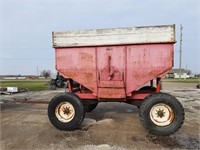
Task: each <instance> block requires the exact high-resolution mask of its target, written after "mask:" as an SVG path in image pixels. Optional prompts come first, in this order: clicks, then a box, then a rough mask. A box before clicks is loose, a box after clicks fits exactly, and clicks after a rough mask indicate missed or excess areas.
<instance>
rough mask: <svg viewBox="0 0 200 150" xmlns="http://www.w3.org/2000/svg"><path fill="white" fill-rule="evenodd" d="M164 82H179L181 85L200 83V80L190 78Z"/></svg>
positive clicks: (166, 79) (164, 79)
mask: <svg viewBox="0 0 200 150" xmlns="http://www.w3.org/2000/svg"><path fill="white" fill-rule="evenodd" d="M162 81H164V82H179V83H200V78H189V79H180V80H179V79H171V78H170V79H168V78H163V79H162Z"/></svg>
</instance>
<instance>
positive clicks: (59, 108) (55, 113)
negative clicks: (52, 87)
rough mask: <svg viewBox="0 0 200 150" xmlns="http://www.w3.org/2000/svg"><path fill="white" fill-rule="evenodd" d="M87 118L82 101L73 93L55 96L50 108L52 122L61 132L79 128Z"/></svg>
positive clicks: (49, 114)
mask: <svg viewBox="0 0 200 150" xmlns="http://www.w3.org/2000/svg"><path fill="white" fill-rule="evenodd" d="M84 116H85V111H84V107H83V104H82V102H81V99H80V98H79V97H78V96H76V95H74V94H73V93H63V94H60V95H57V96H55V97H54V98H53V99H52V100H51V101H50V103H49V106H48V117H49V120H50V122H51V123H52V124H53V125H54V126H55V127H56V128H58V129H60V130H74V129H76V128H78V127H79V126H80V125H81V123H82V121H83V119H84Z"/></svg>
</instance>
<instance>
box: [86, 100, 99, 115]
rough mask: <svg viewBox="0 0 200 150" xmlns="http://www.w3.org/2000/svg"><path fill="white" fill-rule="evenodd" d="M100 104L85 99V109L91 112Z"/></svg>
mask: <svg viewBox="0 0 200 150" xmlns="http://www.w3.org/2000/svg"><path fill="white" fill-rule="evenodd" d="M97 105H98V102H90V101H86V100H85V101H84V100H83V106H84V109H85V112H91V111H93V110H94V109H95V108H96V107H97Z"/></svg>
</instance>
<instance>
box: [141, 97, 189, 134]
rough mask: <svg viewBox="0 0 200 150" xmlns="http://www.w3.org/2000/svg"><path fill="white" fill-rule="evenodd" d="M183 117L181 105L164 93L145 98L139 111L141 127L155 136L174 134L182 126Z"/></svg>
mask: <svg viewBox="0 0 200 150" xmlns="http://www.w3.org/2000/svg"><path fill="white" fill-rule="evenodd" d="M184 115H185V113H184V109H183V106H182V105H181V103H180V102H179V101H178V100H177V99H176V98H175V97H173V96H171V95H169V94H165V93H154V94H151V95H150V96H148V97H147V98H145V100H144V102H143V103H142V105H141V107H140V111H139V116H140V120H141V122H142V124H143V126H144V127H145V128H146V129H148V130H149V132H150V133H152V134H157V135H169V134H172V133H174V132H176V131H177V130H178V129H179V128H180V127H181V125H182V124H183V121H184Z"/></svg>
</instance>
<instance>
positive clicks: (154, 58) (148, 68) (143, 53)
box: [126, 44, 173, 95]
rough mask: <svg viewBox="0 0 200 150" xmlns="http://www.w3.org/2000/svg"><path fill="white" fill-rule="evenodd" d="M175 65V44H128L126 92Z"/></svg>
mask: <svg viewBox="0 0 200 150" xmlns="http://www.w3.org/2000/svg"><path fill="white" fill-rule="evenodd" d="M172 67H173V44H151V45H148V44H146V45H132V46H127V77H126V78H127V81H126V94H127V95H128V94H129V93H131V92H132V91H134V90H136V89H137V88H139V87H140V86H142V85H143V84H145V83H146V82H148V81H150V80H152V79H154V78H156V77H158V76H161V75H162V74H164V73H165V72H167V71H169V70H170V69H171V68H172Z"/></svg>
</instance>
